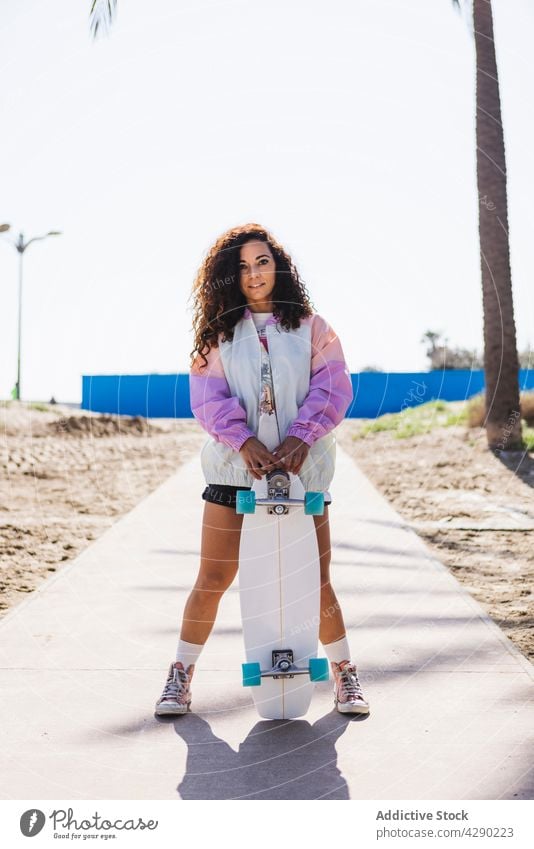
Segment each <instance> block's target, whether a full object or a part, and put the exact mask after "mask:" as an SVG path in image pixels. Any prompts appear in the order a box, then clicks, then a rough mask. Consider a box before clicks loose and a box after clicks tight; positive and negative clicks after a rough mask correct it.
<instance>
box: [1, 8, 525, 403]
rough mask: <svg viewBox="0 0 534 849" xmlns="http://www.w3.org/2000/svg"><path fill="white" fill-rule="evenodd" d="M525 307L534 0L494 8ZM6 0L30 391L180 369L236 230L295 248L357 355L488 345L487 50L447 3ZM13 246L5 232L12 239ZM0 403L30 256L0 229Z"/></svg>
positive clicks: (44, 396)
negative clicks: (202, 300)
mask: <svg viewBox="0 0 534 849" xmlns="http://www.w3.org/2000/svg"><path fill="white" fill-rule="evenodd" d="M493 5H494V14H495V27H496V43H497V55H498V62H499V74H500V80H501V95H502V106H503V116H504V126H505V140H506V144H507V161H508V173H509V205H510V209H509V215H510V230H511V245H512V270H513V281H514V293H515V312H516V324H517V331H518V342H519V346H520V348H524V347H525V346H526V345H527V344H528V343H529V342H534V332H533V327H534V322H533V314H534V310H533V295H532V292H533V288H534V287H533V286H532V280H533V277H534V239H533V238H532V232H533V224H534V213H533V206H532V186H533V185H534V164H533V157H532V154H531V152H532V149H533V148H534V98H533V97H532V92H533V90H534V86H533V82H534V60H533V58H532V50H531V44H530V43H529V42H530V40H531V34H532V32H533V31H534V4H532V2H530V0H494V3H493ZM89 6H90V3H89V0H53V2H47V3H43V2H39V0H1V11H2V16H1V23H0V26H1V30H0V66H1V76H2V85H1V87H0V114H1V115H2V158H1V165H0V178H1V179H0V185H1V193H0V223H2V222H4V221H5V222H9V223H11V225H12V227H13V229H14V231H15V232H16V233H18V232H19V231H20V230H22V231H23V232H24V233H25V235H26V236H27V237H31V236H34V235H39V234H42V233H45V232H47V231H48V230H56V229H57V230H62V231H63V232H64V235H62V236H60V237H55V238H50V239H48V240H46V241H45V242H38V243H36V244H33V245H31V246H30V248H29V249H28V251H27V252H26V254H25V260H24V263H25V265H24V292H23V347H22V379H21V385H22V397H23V398H25V399H32V400H38V399H39V400H48V399H49V398H50V396H51V395H52V394H53V395H54V396H55V397H56V399H57V400H60V401H74V402H76V401H79V400H80V399H81V375H82V374H113V373H121V374H128V373H130V374H131V373H147V372H151V373H154V372H159V373H174V372H177V371H186V370H187V369H188V363H189V356H188V355H189V351H190V350H191V347H192V333H191V312H190V309H189V308H188V304H187V299H188V296H189V293H190V288H191V284H192V281H193V278H194V275H195V272H196V269H197V267H198V265H199V264H200V262H201V261H202V258H203V256H204V255H205V253H206V251H207V250H208V248H209V246H210V245H211V243H212V242H213V240H214V239H215V238H216V237H217V236H218V235H219V234H220V233H221V232H223V231H224V230H226V229H227V228H228V227H230V226H234V225H236V224H241V223H245V222H247V221H257V222H260V223H261V224H263V225H264V226H266V227H267V228H268V229H270V230H272V232H273V233H274V234H275V236H276V237H277V238H278V239H279V240H280V241H281V242H282V243H283V244H284V245H285V247H286V249H287V250H289V252H290V253H291V254H292V256H293V258H294V260H295V262H296V264H297V267H298V268H299V270H300V272H301V275H302V276H303V278H304V280H305V282H306V285H307V287H308V290H309V292H310V294H311V297H312V300H313V301H314V304H315V308H316V309H317V311H318V312H319V313H321V314H322V315H324V317H325V318H326V319H327V320H328V321H329V322H330V323H331V324H332V326H333V327H334V329H335V330H336V332H337V333H338V335H339V337H340V339H341V342H342V345H343V348H344V351H345V356H346V358H347V362H348V365H349V368H350V369H351V371H359V370H360V369H361V368H363V367H365V366H366V365H376V366H379V367H381V368H383V369H385V370H388V371H411V370H419V369H426V368H427V359H426V357H425V353H424V346H423V345H421V344H420V339H421V336H422V334H423V333H424V332H425V331H426V330H428V329H432V330H436V331H442V332H444V333H445V334H446V336H448V338H449V341H450V344H452V345H460V346H462V347H468V348H475V347H476V348H478V349H481V345H482V313H481V293H480V282H479V265H478V246H477V194H476V182H475V157H474V143H475V140H474V45H473V42H472V39H471V36H470V35H469V32H468V27H467V25H466V21H465V20H464V19H462V17H460V16H459V15H458V14H456V13H455V12H454V11H453V9H452V3H451V0H389V2H387V0H373V2H369V0H332V2H329V3H324V2H323V0H321V2H318V0H270V2H269V3H266V2H265V0H152V2H150V3H147V2H146V0H119V12H118V17H117V20H116V22H115V26H114V28H113V30H112V33H111V35H110V37H109V38H105V39H102V40H100V41H98V42H93V41H92V40H91V38H90V35H89V28H88V10H89ZM2 241H6V239H5V237H0V242H2ZM0 281H1V286H0V316H1V319H0V321H1V325H0V396H1V397H3V398H6V397H8V396H9V393H10V391H11V389H12V387H13V385H14V383H15V380H16V355H17V254H16V252H15V250H14V249H13V248H12V247H11V246H10V245H9V244H1V243H0Z"/></svg>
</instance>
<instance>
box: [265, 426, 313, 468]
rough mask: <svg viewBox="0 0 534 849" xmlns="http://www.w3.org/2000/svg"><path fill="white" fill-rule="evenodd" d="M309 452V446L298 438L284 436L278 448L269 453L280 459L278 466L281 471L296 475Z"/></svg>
mask: <svg viewBox="0 0 534 849" xmlns="http://www.w3.org/2000/svg"><path fill="white" fill-rule="evenodd" d="M309 450H310V446H309V445H308V444H307V443H306V442H304V441H303V440H302V439H299V438H298V436H286V438H285V439H284V441H283V442H281V443H280V445H279V446H278V448H275V449H274V451H271V454H274V455H275V457H279V458H280V465H281V467H282V468H283V469H285V470H286V471H287V472H292V473H293V474H294V475H298V473H299V472H300V470H301V468H302V465H303V463H304V460H305V459H306V457H307V456H308V452H309Z"/></svg>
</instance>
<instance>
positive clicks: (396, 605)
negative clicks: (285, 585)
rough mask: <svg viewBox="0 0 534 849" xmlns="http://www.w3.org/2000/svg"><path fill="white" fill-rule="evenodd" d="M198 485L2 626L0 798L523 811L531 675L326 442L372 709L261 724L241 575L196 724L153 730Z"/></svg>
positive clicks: (183, 590)
mask: <svg viewBox="0 0 534 849" xmlns="http://www.w3.org/2000/svg"><path fill="white" fill-rule="evenodd" d="M202 487H203V481H202V478H201V471H200V464H199V460H198V459H197V458H195V459H194V460H193V461H191V462H189V463H188V464H187V465H185V466H184V467H183V468H182V469H181V470H180V471H179V472H177V474H176V475H174V476H173V477H172V478H170V479H169V480H168V481H166V482H165V483H164V484H163V485H162V486H161V487H160V488H159V489H158V490H157V491H156V492H154V493H152V495H150V496H149V497H148V498H146V499H145V500H144V501H143V502H142V503H141V504H139V505H138V506H137V507H136V508H135V509H134V510H132V512H131V513H129V514H128V515H127V516H125V517H123V518H122V519H121V520H119V521H118V522H117V523H116V524H115V525H114V526H113V527H112V528H111V529H110V530H109V531H107V532H106V533H105V534H104V535H103V536H102V537H100V539H99V540H97V541H96V542H95V543H93V544H92V545H90V546H89V547H88V548H87V549H86V550H85V551H84V552H83V553H82V554H81V555H80V556H79V557H78V558H77V559H76V560H74V561H73V562H72V563H71V564H69V565H68V566H67V567H65V568H64V569H63V570H62V571H61V572H59V573H58V574H57V575H55V576H54V577H52V578H51V579H50V580H49V581H47V583H46V584H44V585H43V586H42V587H41V589H40V590H38V591H37V592H35V593H33V594H32V595H31V596H29V597H28V599H27V600H26V601H25V602H23V603H22V604H20V605H19V606H18V607H17V608H15V609H14V610H13V611H12V612H11V613H10V614H9V615H8V616H7V617H5V618H4V619H3V620H2V621H1V622H0V646H1V654H0V681H1V695H2V699H1V704H2V707H1V708H0V710H1V720H0V727H1V746H2V753H3V758H2V764H1V767H0V795H1V797H2V798H4V799H9V798H14V799H25V798H28V799H32V798H33V799H77V798H78V799H179V798H182V799H218V798H254V799H315V798H325V799H501V798H502V799H532V798H534V772H533V770H532V767H531V765H532V763H533V762H534V758H533V757H532V745H531V743H532V737H531V732H532V728H534V709H533V697H534V674H533V667H532V665H531V664H529V663H528V662H527V661H526V660H525V659H524V658H523V656H522V655H521V654H520V653H519V652H518V651H517V650H516V649H515V648H514V646H513V645H512V643H511V642H510V641H509V640H508V639H507V638H506V637H505V636H504V635H503V633H502V632H501V631H500V629H499V628H498V627H497V626H496V625H495V624H494V623H493V622H492V621H491V620H490V619H489V618H488V617H487V616H486V615H485V614H484V612H483V611H482V609H481V607H480V606H479V605H478V604H477V603H476V602H475V601H474V600H473V599H472V598H471V596H470V595H469V594H468V593H467V592H466V591H464V590H463V589H462V587H461V586H460V584H459V583H458V582H457V581H456V579H455V578H453V577H452V576H451V575H450V574H449V572H448V571H447V569H446V568H445V567H444V566H443V565H442V564H441V563H440V562H439V561H437V560H435V559H434V558H433V556H432V555H431V553H430V552H429V551H428V549H427V548H426V547H425V545H424V544H423V542H422V540H421V539H420V538H419V537H417V536H416V534H415V533H414V532H413V531H412V530H411V529H410V528H409V527H407V526H406V525H405V524H404V523H403V520H402V519H401V518H400V517H399V515H398V514H397V513H396V512H395V511H394V510H393V509H392V508H391V507H390V506H389V505H388V503H387V502H386V501H385V500H384V499H383V498H382V497H381V496H380V495H379V493H378V492H377V491H376V490H375V489H374V487H373V486H372V485H371V484H370V482H369V481H368V480H367V479H366V478H365V476H364V475H363V474H362V473H361V472H360V470H359V469H358V468H357V466H356V465H355V464H354V462H353V461H352V460H351V459H350V458H349V456H348V455H347V454H346V453H345V452H343V451H342V449H341V448H340V447H339V446H338V466H337V471H336V477H335V480H334V482H333V484H332V486H331V490H330V491H331V493H332V498H333V501H334V504H333V505H332V508H331V528H332V540H333V557H332V579H333V584H334V586H335V588H336V591H337V593H338V597H339V599H340V601H341V603H342V607H343V611H344V615H345V621H346V624H347V627H348V629H349V639H350V643H351V646H352V648H353V655H354V659H355V660H356V661H357V663H358V664H359V668H360V678H361V681H362V685H363V688H364V692H365V693H366V695H367V697H368V699H369V701H370V704H371V714H370V715H369V716H368V717H363V718H362V717H360V718H347V717H344V716H341V715H340V714H338V713H337V712H335V711H334V710H333V701H332V684H331V683H330V682H328V683H326V682H325V683H321V684H319V685H317V688H316V692H315V696H314V699H313V702H312V707H311V710H310V712H309V714H308V715H307V716H306V718H305V719H302V720H296V721H292V722H288V721H278V722H273V721H263V720H260V719H259V717H258V716H257V714H256V713H255V711H254V708H253V706H252V700H251V697H250V693H249V691H248V690H246V689H244V688H243V687H242V686H241V681H240V664H241V662H242V660H243V652H242V643H241V630H240V616H239V596H238V591H237V579H236V582H235V583H234V584H233V585H232V587H231V588H230V589H229V590H228V592H227V593H225V595H224V596H223V599H222V602H221V605H220V608H219V616H218V619H217V622H216V624H215V628H214V631H213V632H212V635H211V637H210V639H209V641H208V643H207V645H206V648H205V649H204V652H203V654H202V655H201V658H200V661H199V665H198V668H197V671H196V673H195V680H194V689H193V704H194V711H195V712H194V713H192V714H190V715H188V716H186V717H180V718H178V719H171V718H166V719H157V718H155V717H154V714H153V707H154V702H155V700H156V698H157V697H158V696H159V694H160V692H161V689H162V686H163V683H164V680H165V676H166V672H167V668H168V664H169V663H170V661H171V660H172V659H174V655H175V647H176V640H177V634H178V628H179V624H180V621H181V615H182V610H183V604H184V601H185V598H186V596H187V594H188V592H189V590H190V587H191V586H192V584H193V581H194V578H195V576H196V572H197V568H198V556H199V541H200V527H201V517H202V506H203V502H202V501H201V500H200V492H201V489H202ZM529 767H530V771H529Z"/></svg>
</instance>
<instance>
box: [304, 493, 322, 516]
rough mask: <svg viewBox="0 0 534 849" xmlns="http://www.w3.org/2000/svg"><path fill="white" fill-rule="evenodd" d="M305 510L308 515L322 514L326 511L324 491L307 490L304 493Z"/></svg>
mask: <svg viewBox="0 0 534 849" xmlns="http://www.w3.org/2000/svg"><path fill="white" fill-rule="evenodd" d="M304 512H305V513H306V515H307V516H322V515H323V513H324V492H307V493H306V494H305V495H304Z"/></svg>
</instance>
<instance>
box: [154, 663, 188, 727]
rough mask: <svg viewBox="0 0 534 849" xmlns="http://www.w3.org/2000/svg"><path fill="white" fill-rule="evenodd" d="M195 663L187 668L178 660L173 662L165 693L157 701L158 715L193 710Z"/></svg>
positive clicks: (156, 710) (156, 709)
mask: <svg viewBox="0 0 534 849" xmlns="http://www.w3.org/2000/svg"><path fill="white" fill-rule="evenodd" d="M194 670H195V665H194V664H193V663H191V664H190V665H189V666H188V667H187V669H184V667H183V664H182V663H180V662H179V661H178V660H177V661H175V662H174V663H171V665H170V667H169V674H168V676H167V682H166V684H165V688H164V690H163V693H162V694H161V696H160V697H159V699H158V700H157V702H156V708H155V713H156V715H157V716H166V715H168V714H175V713H177V714H180V713H187V711H188V710H191V689H190V684H191V678H192V677H193V672H194Z"/></svg>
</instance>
